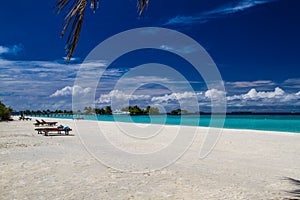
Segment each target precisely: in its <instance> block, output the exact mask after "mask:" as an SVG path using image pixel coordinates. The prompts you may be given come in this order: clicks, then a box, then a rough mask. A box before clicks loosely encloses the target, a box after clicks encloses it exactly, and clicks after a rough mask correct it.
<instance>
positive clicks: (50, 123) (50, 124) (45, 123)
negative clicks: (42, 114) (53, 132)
mask: <svg viewBox="0 0 300 200" xmlns="http://www.w3.org/2000/svg"><path fill="white" fill-rule="evenodd" d="M42 123H44V124H43V125H48V126H55V125H56V124H57V122H46V121H45V120H43V119H42Z"/></svg>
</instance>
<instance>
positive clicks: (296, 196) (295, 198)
mask: <svg viewBox="0 0 300 200" xmlns="http://www.w3.org/2000/svg"><path fill="white" fill-rule="evenodd" d="M283 180H285V181H288V182H289V183H290V184H292V185H294V186H296V187H298V188H297V189H294V190H290V191H286V192H287V193H288V194H289V195H291V197H289V198H287V199H288V200H300V180H297V179H293V178H290V177H284V178H283Z"/></svg>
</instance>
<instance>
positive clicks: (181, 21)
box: [164, 0, 277, 25]
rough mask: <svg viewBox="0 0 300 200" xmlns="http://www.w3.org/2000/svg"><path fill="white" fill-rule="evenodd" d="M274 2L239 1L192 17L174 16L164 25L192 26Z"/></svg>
mask: <svg viewBox="0 0 300 200" xmlns="http://www.w3.org/2000/svg"><path fill="white" fill-rule="evenodd" d="M274 1H277V0H239V1H237V2H236V1H235V2H234V3H229V4H227V5H224V6H221V7H218V8H216V9H213V10H210V11H208V12H204V13H199V14H196V15H194V16H176V17H173V18H171V19H169V20H168V21H167V22H166V23H165V24H164V25H192V24H201V23H206V22H207V21H209V20H211V19H217V18H221V17H224V16H227V15H229V14H234V13H240V12H242V11H245V10H247V9H250V8H252V7H255V6H258V5H261V4H267V3H271V2H274Z"/></svg>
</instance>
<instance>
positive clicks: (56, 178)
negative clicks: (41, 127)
mask: <svg viewBox="0 0 300 200" xmlns="http://www.w3.org/2000/svg"><path fill="white" fill-rule="evenodd" d="M15 119H17V118H15ZM34 119H35V118H33V120H32V121H19V120H15V121H12V122H1V123H0V199H3V200H4V199H230V200H231V199H286V198H288V197H289V196H291V194H289V193H288V192H287V191H291V190H295V189H297V188H298V189H300V186H299V185H298V186H297V185H293V184H292V183H291V182H289V181H286V180H284V178H285V177H290V178H293V179H296V180H300V156H299V152H300V134H299V133H298V134H297V133H281V132H269V131H253V130H231V129H224V130H223V133H222V135H221V137H220V139H219V141H218V143H217V144H216V146H215V148H214V149H213V151H212V152H211V153H210V154H209V155H208V156H207V157H206V158H205V159H199V147H200V146H201V144H202V142H203V140H204V136H205V134H204V132H205V130H207V128H202V127H199V128H198V131H197V136H196V138H195V141H194V143H193V144H192V146H191V147H190V149H188V150H187V151H186V153H185V154H184V155H183V156H182V157H181V158H180V159H179V160H177V161H176V162H175V163H173V164H172V165H170V166H168V167H166V168H163V169H161V170H157V171H153V172H144V173H129V172H122V171H118V170H115V169H113V168H109V167H106V166H105V165H103V164H102V163H101V162H100V161H99V160H97V159H96V158H95V157H93V156H92V155H91V154H90V153H89V152H88V151H87V150H86V148H85V147H84V145H83V144H82V142H81V141H80V137H79V136H80V134H79V133H78V127H79V125H80V127H81V128H83V130H86V132H85V133H84V134H85V135H86V136H87V137H88V136H89V134H90V133H89V128H91V126H90V125H89V123H90V122H89V121H84V120H78V121H74V120H67V119H47V121H58V124H63V125H68V126H70V127H71V128H72V129H73V131H72V132H71V135H70V136H64V135H61V136H48V137H47V136H43V135H41V134H37V132H36V131H34V129H35V127H34V125H33V123H34V122H35V121H34ZM75 123H77V124H75ZM97 123H98V124H99V127H101V129H102V130H104V131H106V132H107V133H111V135H112V137H117V138H119V139H120V140H119V142H120V143H118V142H116V143H118V144H117V145H119V146H120V148H125V149H127V150H128V151H136V152H148V150H149V149H147V148H149V144H146V143H147V142H144V143H143V142H142V143H141V144H134V145H133V144H130V143H128V142H122V141H124V140H122V138H121V137H120V135H121V134H122V130H120V128H119V127H118V126H116V123H114V122H97ZM123 125H124V127H126V128H127V132H128V130H130V133H132V134H134V135H139V134H142V133H139V131H140V129H138V128H136V127H137V126H136V125H135V124H126V123H124V124H123ZM139 126H142V125H139ZM159 126H160V125H157V126H155V127H156V128H160V127H159ZM175 129H176V126H165V127H164V128H163V130H161V132H160V133H161V134H162V135H163V137H166V138H168V136H172V135H174V131H175ZM81 134H82V133H81ZM165 141H166V140H162V141H161V142H160V143H159V141H156V142H157V143H156V144H150V147H152V148H154V149H155V148H159V146H160V145H165V144H164V143H165ZM99 145H101V144H99ZM156 145H157V146H156ZM108 156H109V155H108ZM123 160H124V162H126V158H123ZM128 162H129V161H128ZM121 164H122V163H121Z"/></svg>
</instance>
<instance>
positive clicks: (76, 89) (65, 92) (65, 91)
mask: <svg viewBox="0 0 300 200" xmlns="http://www.w3.org/2000/svg"><path fill="white" fill-rule="evenodd" d="M90 92H91V88H89V87H87V88H82V87H80V86H78V85H74V86H66V87H64V88H62V89H61V90H56V92H54V93H53V94H51V95H50V97H60V96H69V95H72V94H73V95H85V94H88V93H90Z"/></svg>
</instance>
